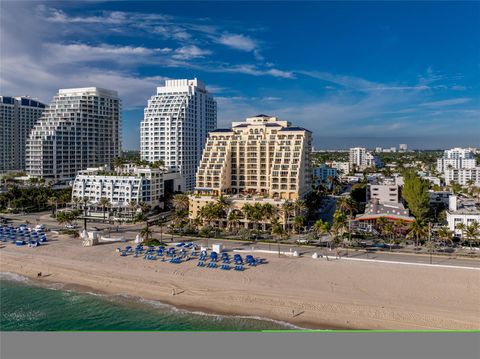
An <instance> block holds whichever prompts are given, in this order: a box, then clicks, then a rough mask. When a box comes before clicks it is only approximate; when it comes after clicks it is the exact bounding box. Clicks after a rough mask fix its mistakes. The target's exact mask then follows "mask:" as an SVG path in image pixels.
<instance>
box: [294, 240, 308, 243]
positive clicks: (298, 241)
mask: <svg viewBox="0 0 480 359" xmlns="http://www.w3.org/2000/svg"><path fill="white" fill-rule="evenodd" d="M295 243H297V244H308V243H309V241H308V239H297V240H296V241H295Z"/></svg>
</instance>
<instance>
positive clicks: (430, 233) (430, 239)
mask: <svg viewBox="0 0 480 359" xmlns="http://www.w3.org/2000/svg"><path fill="white" fill-rule="evenodd" d="M432 244H433V243H432V232H431V223H430V222H428V247H429V248H428V249H429V252H430V264H432Z"/></svg>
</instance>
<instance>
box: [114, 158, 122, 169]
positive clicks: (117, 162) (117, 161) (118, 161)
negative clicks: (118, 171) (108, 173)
mask: <svg viewBox="0 0 480 359" xmlns="http://www.w3.org/2000/svg"><path fill="white" fill-rule="evenodd" d="M124 163H125V161H124V159H123V158H121V157H115V159H114V160H113V166H114V167H115V168H118V167H122V166H123V165H124Z"/></svg>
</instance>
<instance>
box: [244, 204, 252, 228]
mask: <svg viewBox="0 0 480 359" xmlns="http://www.w3.org/2000/svg"><path fill="white" fill-rule="evenodd" d="M252 211H253V206H252V205H250V204H248V203H245V204H244V205H243V207H242V213H243V217H244V218H245V219H246V220H250V215H251V213H252ZM246 223H247V222H245V224H246Z"/></svg>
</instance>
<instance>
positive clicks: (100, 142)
mask: <svg viewBox="0 0 480 359" xmlns="http://www.w3.org/2000/svg"><path fill="white" fill-rule="evenodd" d="M120 150H121V144H120V99H119V98H118V94H117V92H116V91H111V90H105V89H101V88H97V87H88V88H74V89H61V90H59V92H58V94H57V95H56V96H55V97H54V98H53V101H52V103H51V104H50V105H49V106H48V107H47V108H46V109H45V112H44V113H43V115H42V117H41V118H40V119H39V121H38V122H37V124H36V125H35V127H34V128H33V130H32V132H31V133H30V137H29V139H28V141H27V146H26V169H27V174H28V175H29V176H32V177H41V178H46V179H54V180H68V179H73V178H75V176H76V174H77V171H81V170H84V169H86V168H88V167H94V166H99V165H105V164H110V163H111V162H112V161H113V160H114V158H115V157H118V156H119V155H120Z"/></svg>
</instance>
